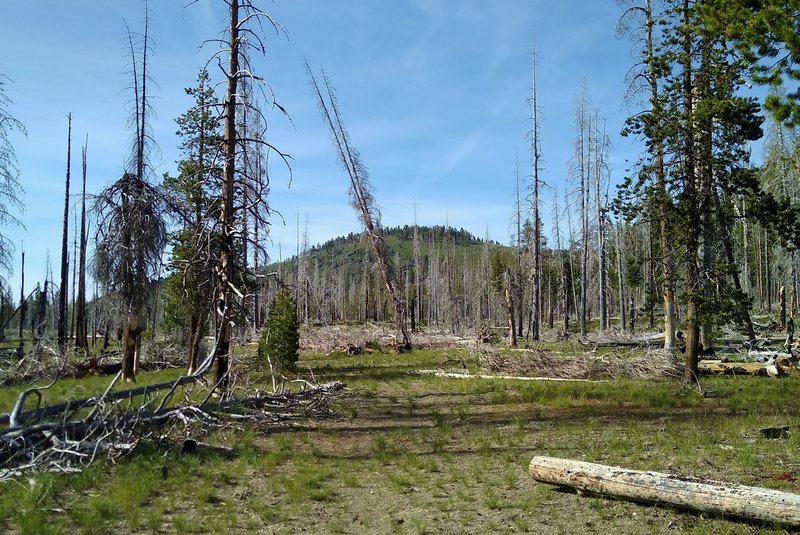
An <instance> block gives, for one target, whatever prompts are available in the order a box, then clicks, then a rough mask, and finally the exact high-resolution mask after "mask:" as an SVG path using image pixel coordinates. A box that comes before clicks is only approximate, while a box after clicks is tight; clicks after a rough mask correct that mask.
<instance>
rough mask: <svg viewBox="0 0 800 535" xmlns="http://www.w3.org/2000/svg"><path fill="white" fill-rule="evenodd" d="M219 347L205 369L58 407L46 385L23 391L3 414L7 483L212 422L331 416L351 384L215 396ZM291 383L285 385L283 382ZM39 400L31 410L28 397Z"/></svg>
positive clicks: (77, 466) (0, 468)
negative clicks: (208, 377)
mask: <svg viewBox="0 0 800 535" xmlns="http://www.w3.org/2000/svg"><path fill="white" fill-rule="evenodd" d="M213 359H214V353H213V352H212V354H211V355H209V356H208V357H207V358H206V360H205V361H204V363H203V365H201V367H200V368H199V369H198V371H197V372H196V373H194V374H192V375H187V376H183V377H180V378H179V379H176V380H174V381H168V382H164V383H159V384H157V385H146V386H140V387H136V388H131V389H128V390H121V391H112V388H113V386H114V385H115V383H116V382H117V380H118V379H119V374H118V375H117V376H116V377H115V379H114V380H113V381H112V382H111V383H110V384H109V386H108V388H107V389H106V391H105V392H104V393H102V394H100V395H97V396H93V397H91V398H85V399H81V400H72V401H69V402H65V403H60V404H57V405H51V406H44V407H42V406H40V405H41V399H42V396H41V390H42V388H30V389H27V390H25V391H24V392H22V393H21V394H20V396H19V398H18V400H17V403H16V405H15V407H14V408H13V410H12V411H11V412H10V413H9V414H6V415H0V425H6V426H7V427H6V428H5V429H0V481H4V480H12V479H17V478H19V477H20V476H22V475H23V474H25V473H27V472H29V471H31V470H35V471H54V472H75V471H80V470H81V468H82V467H83V466H86V465H88V464H89V463H91V462H93V461H94V460H95V459H97V458H99V457H105V458H110V459H112V460H113V459H116V458H119V457H120V456H122V455H125V454H127V453H129V452H130V451H132V450H133V449H134V448H135V447H136V445H137V444H138V443H139V442H140V441H141V440H143V439H157V440H163V439H165V438H170V437H171V438H173V439H176V440H178V443H184V442H185V441H186V440H191V439H192V438H191V437H192V436H197V435H204V434H206V433H207V432H208V430H209V428H212V427H220V426H227V425H232V424H233V423H235V422H245V421H248V422H254V423H259V422H260V423H278V422H283V421H287V420H291V419H300V418H302V419H306V418H315V419H319V418H330V417H332V416H333V412H332V411H331V409H330V407H329V401H330V399H331V398H332V396H334V395H335V393H336V392H338V391H340V390H342V389H343V388H344V384H342V383H340V382H334V383H330V384H324V385H314V384H311V383H309V382H308V381H292V382H291V384H295V385H298V386H299V388H298V387H297V386H296V387H295V388H294V389H292V390H290V389H289V388H283V387H282V389H281V390H280V391H277V392H273V393H265V392H262V391H259V390H257V389H252V388H249V389H247V390H245V389H243V388H241V387H236V385H233V386H232V388H231V389H230V392H231V394H230V395H229V396H228V397H227V398H225V399H221V400H212V394H211V393H212V392H213V386H214V385H209V384H207V383H206V382H205V380H204V377H203V376H204V374H205V373H206V372H207V371H208V369H210V367H211V363H212V362H213ZM284 384H286V383H284ZM31 396H35V397H36V398H37V401H38V403H37V406H36V408H34V409H30V410H27V411H24V410H23V408H24V406H25V401H26V399H27V398H29V397H31Z"/></svg>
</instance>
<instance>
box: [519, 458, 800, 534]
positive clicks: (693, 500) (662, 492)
mask: <svg viewBox="0 0 800 535" xmlns="http://www.w3.org/2000/svg"><path fill="white" fill-rule="evenodd" d="M528 472H529V473H530V475H531V476H532V477H533V478H534V479H535V480H537V481H541V482H543V483H549V484H553V485H561V486H567V487H570V488H573V489H576V490H578V491H579V492H589V493H593V494H600V495H605V496H614V497H618V498H624V499H628V500H633V501H637V502H646V503H654V504H659V505H670V506H674V507H679V508H683V509H690V510H693V511H700V512H704V513H712V514H718V515H723V516H730V517H736V518H743V519H746V520H758V521H762V522H772V523H779V524H784V525H788V526H800V495H798V494H792V493H788V492H781V491H777V490H772V489H764V488H760V487H748V486H744V485H729V484H727V483H721V482H718V481H702V480H699V479H695V478H687V477H681V476H677V475H673V474H663V473H660V472H644V471H639V470H626V469H623V468H617V467H611V466H604V465H601V464H594V463H587V462H583V461H573V460H571V459H559V458H555V457H534V458H533V460H531V462H530V465H529V466H528Z"/></svg>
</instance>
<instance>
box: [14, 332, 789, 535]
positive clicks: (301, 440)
mask: <svg viewBox="0 0 800 535" xmlns="http://www.w3.org/2000/svg"><path fill="white" fill-rule="evenodd" d="M456 346H458V344H456ZM543 347H544V348H545V349H547V348H550V349H552V350H553V352H557V353H558V354H559V355H560V356H561V357H562V358H564V359H567V360H568V359H570V356H571V355H583V354H584V352H585V351H586V348H585V347H582V346H580V345H578V344H577V343H575V344H574V345H572V343H565V342H559V343H555V342H554V343H552V344H551V345H549V346H548V345H547V344H545V345H544V346H539V348H540V349H541V348H543ZM626 355H629V356H632V355H630V354H629V353H626ZM512 356H513V355H512ZM639 356H641V352H640V354H639ZM476 358H477V357H476V352H475V350H474V349H470V348H463V347H452V348H450V349H442V348H435V349H421V350H416V351H414V352H411V353H406V354H401V355H397V354H393V353H389V352H382V351H380V350H374V351H371V352H368V353H366V354H361V355H352V356H349V355H346V354H343V353H339V352H334V353H326V352H316V353H305V354H303V355H302V356H301V360H300V363H299V368H300V369H301V370H304V373H305V377H306V378H311V377H312V376H313V378H314V379H315V380H316V381H317V382H325V381H332V380H342V381H344V382H345V383H347V384H348V389H347V390H346V391H345V393H344V394H341V395H340V396H339V398H338V399H337V400H336V401H335V402H334V409H335V410H336V414H337V418H335V419H331V420H321V421H318V420H314V421H312V420H309V421H299V422H293V423H292V424H284V425H274V424H272V425H265V424H247V423H238V424H236V425H230V426H228V427H225V428H223V429H218V430H215V431H213V432H211V433H210V434H209V435H208V436H204V437H197V438H198V439H200V440H202V442H203V443H204V444H206V445H204V446H202V447H200V448H198V450H197V452H195V453H188V454H186V453H184V454H182V453H181V452H180V444H172V445H169V444H163V443H158V444H157V443H151V442H142V443H141V444H140V445H139V447H138V448H137V450H136V451H134V453H133V454H131V455H130V456H128V457H126V458H124V459H123V460H122V461H121V462H117V463H116V464H110V463H106V462H97V463H95V464H93V465H91V466H89V467H88V468H86V469H85V470H84V471H83V472H82V473H79V474H72V475H63V474H39V475H35V476H32V475H29V476H27V477H25V478H22V479H20V480H19V481H17V482H11V483H8V482H7V483H3V484H2V486H1V487H0V531H3V532H8V533H37V534H46V533H87V534H94V533H116V532H129V533H287V534H289V533H302V532H309V533H320V534H322V533H362V534H363V533H414V534H418V533H524V532H530V533H553V534H556V533H609V532H615V533H675V532H678V533H783V532H784V530H783V529H781V528H780V527H779V526H765V525H761V524H749V523H745V522H738V521H732V520H725V519H720V518H714V517H707V516H703V515H698V514H694V513H690V512H681V511H677V510H672V509H663V508H659V507H653V506H646V505H640V504H634V503H629V502H625V501H620V500H612V499H606V498H600V497H586V496H579V495H577V494H574V493H569V492H564V491H561V490H557V489H556V488H554V487H552V486H550V485H545V484H541V483H537V482H535V481H533V480H532V479H531V478H530V477H529V476H528V474H527V466H528V463H529V462H530V460H531V458H532V457H533V456H536V455H550V456H556V457H564V458H571V459H580V460H585V461H591V462H598V463H603V464H609V465H616V466H624V467H627V468H633V469H647V470H657V471H662V472H671V473H676V474H680V475H686V476H694V477H707V478H713V479H717V480H723V481H727V482H731V483H739V484H746V485H755V486H765V487H770V488H779V489H783V490H787V491H791V492H800V482H798V481H797V480H796V479H795V478H798V477H800V456H798V446H800V405H798V404H797V403H796V396H797V391H798V387H800V373H795V374H794V375H790V376H788V377H785V378H781V379H770V378H765V377H731V376H718V377H706V378H703V379H702V382H701V384H702V387H703V390H704V391H705V394H706V395H705V396H703V395H700V394H699V393H698V391H697V389H696V388H690V387H688V386H685V385H684V384H682V383H681V382H679V381H678V380H675V379H663V378H662V379H658V378H655V379H642V378H626V379H613V380H606V381H599V382H522V381H514V380H499V379H498V380H491V379H468V380H460V379H446V378H441V377H435V376H431V375H416V374H410V373H409V372H411V371H414V370H419V369H452V368H453V367H454V366H456V367H457V366H461V367H464V366H466V368H467V369H468V370H470V371H474V370H475V363H476ZM156 375H157V376H158V378H159V379H162V378H163V375H164V372H160V374H156ZM146 380H147V378H146V376H145V377H143V378H142V379H140V381H146ZM71 381H74V383H69V382H66V381H65V384H66V386H65V388H66V390H64V392H68V391H69V385H70V384H73V385H74V386H75V388H78V387H80V388H85V386H84V385H85V382H83V383H82V381H85V380H71ZM64 395H66V394H64ZM10 398H11V396H9V399H10ZM2 410H5V408H3V409H2ZM783 426H789V428H790V434H789V435H788V436H784V438H779V439H770V438H766V437H765V436H764V434H762V433H761V431H760V430H761V429H764V428H768V427H783ZM213 446H220V447H213Z"/></svg>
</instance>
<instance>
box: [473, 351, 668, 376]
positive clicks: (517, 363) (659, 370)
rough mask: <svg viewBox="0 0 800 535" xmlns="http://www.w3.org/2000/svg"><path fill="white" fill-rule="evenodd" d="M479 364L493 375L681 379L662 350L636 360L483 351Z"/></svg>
mask: <svg viewBox="0 0 800 535" xmlns="http://www.w3.org/2000/svg"><path fill="white" fill-rule="evenodd" d="M478 364H479V366H480V367H481V368H483V369H485V370H489V371H491V372H493V373H501V374H505V375H515V376H531V377H558V378H564V379H619V378H624V377H630V378H656V377H680V376H681V373H682V369H681V367H680V365H679V364H678V363H677V362H676V361H675V358H674V357H673V356H672V354H670V353H669V352H668V351H663V350H650V351H647V352H646V353H644V354H643V355H641V356H635V357H630V356H624V355H619V354H610V355H604V356H596V355H589V354H585V355H578V356H574V357H568V358H567V357H561V356H558V355H554V354H552V353H549V352H546V351H541V350H527V351H524V352H516V353H515V354H513V355H505V354H502V353H499V352H496V351H488V350H484V351H481V352H480V353H479V354H478Z"/></svg>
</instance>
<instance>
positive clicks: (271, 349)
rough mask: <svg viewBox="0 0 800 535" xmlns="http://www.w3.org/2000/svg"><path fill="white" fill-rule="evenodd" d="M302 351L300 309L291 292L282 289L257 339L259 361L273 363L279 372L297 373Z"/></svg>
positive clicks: (273, 301)
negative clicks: (298, 358) (298, 360)
mask: <svg viewBox="0 0 800 535" xmlns="http://www.w3.org/2000/svg"><path fill="white" fill-rule="evenodd" d="M299 350H300V332H299V328H298V322H297V307H296V305H295V302H294V299H293V298H292V294H291V293H290V292H289V290H288V289H286V288H281V289H280V290H279V291H278V293H277V294H275V297H274V298H273V300H272V303H270V306H269V313H268V314H267V323H266V325H264V330H263V331H262V332H261V338H260V339H259V340H258V358H259V360H261V361H262V362H263V363H265V364H266V363H267V362H269V360H271V361H272V364H273V365H274V366H276V368H277V371H294V369H295V365H296V363H297V357H298V352H299Z"/></svg>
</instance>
